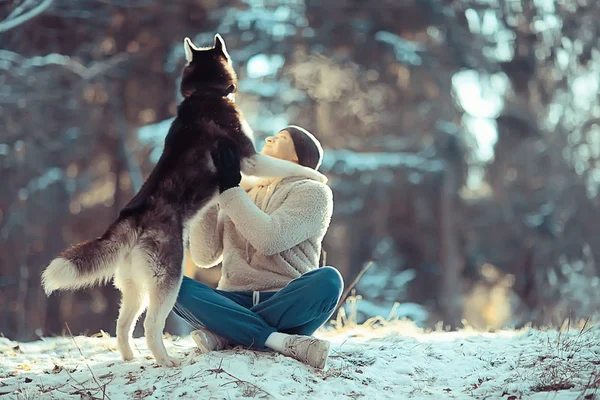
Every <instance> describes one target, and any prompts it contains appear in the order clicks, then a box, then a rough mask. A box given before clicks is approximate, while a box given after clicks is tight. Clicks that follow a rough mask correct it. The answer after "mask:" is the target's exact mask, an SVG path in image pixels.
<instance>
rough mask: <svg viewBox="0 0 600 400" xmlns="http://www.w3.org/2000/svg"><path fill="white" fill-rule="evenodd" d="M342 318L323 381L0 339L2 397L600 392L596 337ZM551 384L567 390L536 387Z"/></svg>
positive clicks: (70, 342)
mask: <svg viewBox="0 0 600 400" xmlns="http://www.w3.org/2000/svg"><path fill="white" fill-rule="evenodd" d="M339 318H340V319H338V320H337V323H338V326H340V328H339V329H333V328H332V327H330V328H329V329H324V330H321V331H319V332H318V335H317V336H319V337H321V338H325V339H327V340H330V341H331V343H332V354H331V356H330V359H329V362H328V366H327V367H326V369H325V370H322V371H321V370H316V369H313V368H310V367H308V366H306V365H303V364H301V363H299V362H297V361H295V360H293V359H291V358H287V357H284V356H281V355H278V354H276V353H267V352H255V351H249V350H245V349H239V348H238V349H233V350H227V351H220V352H212V353H208V354H205V355H202V354H198V353H197V351H196V350H195V349H194V346H193V342H192V340H191V339H190V338H189V336H187V337H183V338H177V337H171V336H169V335H165V336H166V345H167V348H168V349H169V351H170V352H171V353H172V354H173V355H175V356H177V357H179V358H180V359H182V361H183V362H182V366H181V367H180V368H175V369H170V368H163V367H159V366H157V365H156V364H155V363H154V360H153V359H152V357H151V356H150V352H149V351H148V349H147V347H146V344H145V342H144V340H143V338H136V339H134V343H135V347H134V348H135V349H136V352H137V353H138V354H137V356H138V357H137V358H136V359H134V360H133V361H130V362H123V361H121V360H120V359H119V355H118V353H117V351H116V340H115V338H112V337H109V336H108V335H107V334H98V335H96V336H95V337H84V336H78V337H75V338H71V337H56V338H45V339H43V340H39V341H36V342H31V343H18V342H14V341H11V340H8V339H6V338H0V354H1V358H0V360H1V361H0V396H2V395H3V394H9V396H8V397H7V398H41V399H67V398H73V399H76V398H86V399H87V398H107V399H130V398H147V399H173V398H190V399H196V398H206V399H208V398H211V399H237V398H274V399H280V398H287V397H289V398H302V399H360V398H364V399H409V398H415V399H471V398H494V399H500V398H504V399H518V398H528V399H546V398H552V399H556V400H562V399H575V398H577V396H579V395H587V394H591V393H592V392H593V390H594V389H587V392H586V391H585V388H586V386H590V384H589V382H590V380H591V379H595V380H596V387H597V386H598V376H599V375H598V374H599V373H600V370H599V368H600V366H599V364H600V329H597V328H591V329H589V328H586V329H584V330H583V331H582V330H581V329H576V328H574V327H570V329H563V332H562V333H559V331H557V330H556V329H550V330H546V331H540V330H535V329H523V330H519V331H500V332H496V333H483V332H477V331H474V330H472V329H469V328H466V329H463V330H461V331H456V332H445V331H442V330H437V331H433V332H426V331H423V330H422V329H420V328H418V327H417V326H416V325H414V324H413V323H412V322H410V321H398V320H395V321H393V322H389V321H386V320H382V319H381V318H379V319H373V320H370V321H368V322H367V323H365V324H363V325H356V324H352V323H348V322H347V321H346V324H344V323H343V322H344V321H345V320H344V318H343V314H342V315H340V316H339ZM78 348H79V349H81V350H79V349H78ZM92 373H93V375H92ZM558 383H560V384H562V387H567V388H568V389H562V390H559V391H554V392H536V391H534V389H533V388H535V387H541V386H542V385H551V384H555V385H556V384H558ZM11 396H12V397H11ZM512 396H515V397H512ZM586 398H593V397H592V396H589V397H586Z"/></svg>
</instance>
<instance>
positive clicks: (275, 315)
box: [173, 267, 344, 350]
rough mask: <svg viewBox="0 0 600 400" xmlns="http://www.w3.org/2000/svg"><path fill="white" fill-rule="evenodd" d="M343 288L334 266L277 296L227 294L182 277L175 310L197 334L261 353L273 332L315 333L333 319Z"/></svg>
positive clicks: (292, 284)
mask: <svg viewBox="0 0 600 400" xmlns="http://www.w3.org/2000/svg"><path fill="white" fill-rule="evenodd" d="M343 288H344V282H343V280H342V276H341V275H340V273H339V272H338V271H337V270H336V269H335V268H332V267H322V268H318V269H315V270H313V271H310V272H307V273H305V274H304V275H302V276H300V277H299V278H297V279H294V280H293V281H291V282H290V283H289V284H288V285H287V286H286V287H284V288H283V289H281V290H280V291H277V292H228V291H224V290H217V289H213V288H211V287H210V286H207V285H205V284H203V283H201V282H198V281H195V280H193V279H190V278H188V277H184V278H183V282H182V284H181V288H180V289H179V295H178V297H177V302H176V303H175V307H174V309H173V311H174V312H175V314H176V315H178V316H179V317H181V318H183V319H184V320H185V321H186V322H187V323H189V324H190V325H191V326H192V327H194V328H195V329H199V328H201V327H204V328H207V329H209V330H210V331H212V332H214V333H216V334H217V335H219V336H222V337H223V338H225V339H227V341H228V342H229V343H230V344H232V345H241V346H244V347H246V348H249V349H258V350H262V349H264V348H265V341H266V340H267V337H269V335H270V334H271V333H273V332H282V333H288V334H297V335H311V334H313V333H314V332H315V331H316V330H317V329H318V328H319V327H320V326H321V325H323V324H324V323H325V322H326V321H327V320H328V319H329V318H330V317H331V314H333V312H334V310H335V307H336V305H337V303H338V301H339V299H340V296H341V295H342V290H343Z"/></svg>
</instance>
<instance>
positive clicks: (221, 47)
mask: <svg viewBox="0 0 600 400" xmlns="http://www.w3.org/2000/svg"><path fill="white" fill-rule="evenodd" d="M213 47H214V48H215V50H218V51H219V52H221V53H222V54H223V55H224V56H225V57H226V58H227V59H229V53H227V47H225V40H223V38H222V37H221V35H219V34H218V33H217V34H216V35H215V44H214V45H213Z"/></svg>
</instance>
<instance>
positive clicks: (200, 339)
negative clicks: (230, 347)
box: [190, 328, 228, 354]
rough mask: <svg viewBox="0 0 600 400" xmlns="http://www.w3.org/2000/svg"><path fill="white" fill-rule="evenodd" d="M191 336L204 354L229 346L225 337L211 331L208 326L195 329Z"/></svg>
mask: <svg viewBox="0 0 600 400" xmlns="http://www.w3.org/2000/svg"><path fill="white" fill-rule="evenodd" d="M190 336H191V337H192V340H193V341H194V343H196V346H198V350H200V353H202V354H204V353H208V352H209V351H219V350H224V349H225V348H227V344H228V343H227V340H225V338H223V337H221V336H219V335H217V334H215V333H213V332H211V331H209V330H208V329H206V328H201V329H198V330H197V331H193V332H192V333H190Z"/></svg>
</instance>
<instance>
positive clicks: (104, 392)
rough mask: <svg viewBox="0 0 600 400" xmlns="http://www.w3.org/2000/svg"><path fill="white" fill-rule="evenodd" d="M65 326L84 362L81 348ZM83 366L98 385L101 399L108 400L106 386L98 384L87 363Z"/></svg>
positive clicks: (67, 326)
mask: <svg viewBox="0 0 600 400" xmlns="http://www.w3.org/2000/svg"><path fill="white" fill-rule="evenodd" d="M65 326H66V328H67V331H68V332H69V335H70V336H71V339H72V340H73V343H74V344H75V347H77V350H79V354H81V357H83V359H84V360H85V356H84V355H83V352H82V351H81V348H80V347H79V345H78V344H77V342H76V341H75V337H74V336H73V333H72V332H71V328H69V324H67V323H66V322H65ZM84 364H85V366H86V367H87V369H88V370H89V371H90V374H92V378H93V379H94V382H96V385H98V389H99V390H100V391H101V392H102V399H108V400H110V397H108V395H107V394H106V384H105V385H101V384H100V382H99V381H98V379H96V375H95V374H94V371H92V368H90V365H89V364H88V363H87V361H84ZM75 382H77V381H75Z"/></svg>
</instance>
